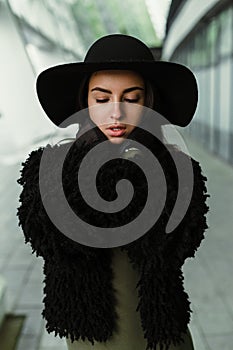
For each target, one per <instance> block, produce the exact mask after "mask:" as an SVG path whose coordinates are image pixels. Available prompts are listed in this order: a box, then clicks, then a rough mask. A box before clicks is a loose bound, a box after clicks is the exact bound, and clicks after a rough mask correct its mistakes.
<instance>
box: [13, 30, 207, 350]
mask: <svg viewBox="0 0 233 350" xmlns="http://www.w3.org/2000/svg"><path fill="white" fill-rule="evenodd" d="M37 93H38V97H39V100H40V103H41V105H42V107H43V108H44V110H45V111H46V113H47V115H48V117H49V118H50V119H51V120H52V121H53V122H54V123H55V124H56V125H58V126H60V127H65V126H67V125H69V124H70V123H73V122H74V121H76V122H77V121H78V122H79V124H80V129H79V132H78V135H77V140H76V141H75V142H73V143H72V145H71V146H70V145H69V147H68V148H67V149H66V151H65V152H66V157H65V160H64V164H63V170H62V184H63V188H64V192H65V195H66V198H67V201H68V203H69V205H70V207H71V208H72V210H73V211H74V213H75V214H76V215H77V216H78V217H80V218H81V219H82V220H83V221H82V225H80V231H82V230H83V232H84V238H82V237H83V236H82V237H81V234H80V232H73V235H72V234H70V233H69V232H68V231H69V230H70V231H72V224H71V225H70V220H69V216H68V214H67V213H65V214H64V215H63V214H61V213H63V212H62V211H59V210H60V207H61V204H60V201H59V200H57V198H58V199H60V197H57V198H56V194H57V193H58V188H59V184H58V183H57V182H56V179H57V174H58V173H56V171H55V169H56V167H58V163H59V161H58V158H59V152H60V151H61V150H63V149H64V148H65V146H60V147H58V146H54V147H51V146H50V145H47V146H46V147H45V148H40V149H39V150H37V151H34V152H32V153H31V155H30V156H29V158H28V159H27V161H26V162H25V163H23V165H24V167H23V169H22V175H21V178H20V179H19V180H18V182H19V183H20V184H21V185H23V186H24V188H23V191H22V193H21V195H20V201H21V202H22V203H21V206H20V207H19V209H18V216H19V221H20V225H21V226H22V229H23V232H24V235H25V238H26V242H30V243H31V245H32V248H33V250H34V251H36V253H37V255H40V256H42V257H43V258H44V260H45V265H44V273H45V288H44V292H45V298H44V304H45V307H44V310H43V313H42V314H43V317H44V318H45V319H46V321H47V324H46V328H47V330H48V332H53V331H55V335H57V334H59V336H60V337H66V338H67V344H68V348H69V349H70V350H75V349H91V348H94V349H111V350H114V349H121V350H126V349H127V350H129V349H134V350H141V349H144V348H146V347H147V348H151V349H154V350H155V349H157V350H158V349H165V350H167V349H169V350H191V349H193V345H192V340H191V336H190V333H189V331H188V323H189V319H190V311H191V310H190V307H189V304H190V302H189V300H188V296H187V294H186V292H185V291H184V288H183V282H182V281H183V275H182V270H181V267H182V265H183V263H184V261H185V259H186V258H187V257H191V256H194V254H195V251H196V249H197V248H198V247H199V245H200V242H201V240H202V239H203V238H204V231H205V229H206V228H207V227H208V226H207V224H206V218H205V214H206V213H207V211H208V206H207V205H206V203H205V201H206V198H207V197H208V195H207V194H205V193H206V186H205V180H206V178H205V177H204V176H203V175H202V173H201V168H200V165H199V163H198V162H197V161H196V160H194V159H191V163H192V167H193V175H194V184H193V186H194V187H193V192H192V197H191V200H190V203H189V206H188V208H187V209H188V210H187V212H186V214H185V216H184V218H183V219H182V220H181V222H180V223H179V224H178V225H177V227H175V228H174V229H173V230H172V232H170V233H169V234H167V233H166V231H165V228H166V224H167V222H168V220H169V218H170V217H171V214H172V209H173V207H174V205H175V202H176V198H177V194H178V182H177V173H176V166H175V165H174V163H173V159H172V157H173V156H174V157H176V159H179V161H181V162H182V161H185V160H186V158H187V156H186V155H185V154H184V153H183V152H181V151H178V150H176V149H175V148H174V147H171V146H170V147H169V146H168V145H166V146H165V145H164V144H163V142H162V141H163V140H162V129H161V126H162V125H163V124H164V123H165V124H166V123H168V122H170V123H172V124H175V125H179V126H186V125H187V124H188V123H189V122H190V121H191V119H192V117H193V114H194V112H195V108H196V104H197V87H196V81H195V78H194V76H193V74H192V73H191V72H190V70H189V69H188V68H186V67H184V66H182V65H178V64H174V63H168V62H157V61H154V59H153V56H152V54H151V52H150V50H149V49H148V48H147V46H146V45H145V44H144V43H142V42H141V41H139V40H138V39H136V38H133V37H130V36H126V35H120V34H114V35H108V36H106V37H103V38H100V39H99V40H97V41H96V42H95V43H94V44H93V45H92V46H91V48H90V49H89V51H88V53H87V55H86V57H85V60H84V62H80V63H73V64H66V65H61V66H56V67H53V68H50V69H48V70H46V71H44V72H42V73H41V74H40V75H39V77H38V80H37ZM147 107H149V108H150V109H148V108H147ZM86 108H88V109H86ZM151 109H152V110H155V111H157V112H159V113H161V114H162V115H163V116H164V118H162V119H160V118H159V115H158V114H156V117H155V113H150V111H151ZM80 110H81V111H83V113H82V112H81V113H75V112H79V111H80ZM70 116H72V117H70ZM165 118H166V119H165ZM150 128H151V130H152V129H153V128H154V129H156V133H157V134H156V136H157V137H155V136H154V135H152V134H151V133H150ZM104 141H107V148H105V150H104V152H102V151H99V152H98V153H97V157H96V153H95V154H94V156H90V160H89V163H87V166H86V172H84V174H85V176H83V177H85V180H86V185H85V186H86V187H85V191H86V192H88V191H89V184H90V183H91V172H90V169H91V168H92V167H93V168H94V166H95V162H96V161H97V158H98V160H99V158H102V160H103V164H104V163H106V164H105V166H104V167H101V168H100V169H99V172H98V177H97V180H96V187H97V189H98V191H99V194H100V196H102V197H103V198H104V199H105V201H108V203H109V206H110V205H111V202H112V201H114V200H115V199H116V198H117V193H116V190H115V189H116V184H117V183H118V181H119V180H120V179H122V178H124V179H125V178H126V179H128V180H129V181H130V182H132V184H133V187H134V195H133V197H132V201H131V202H130V203H129V204H128V205H127V206H126V207H125V208H123V209H121V210H119V211H118V212H113V211H112V212H111V211H110V212H107V213H106V212H103V211H101V210H100V207H98V205H99V204H100V203H101V201H98V200H97V202H96V203H97V209H96V208H94V209H93V208H91V207H90V206H88V204H87V203H86V202H85V201H84V200H83V196H82V195H83V193H81V190H80V188H79V186H78V185H79V183H78V184H77V183H76V182H75V179H77V178H78V176H79V171H80V169H81V164H82V160H83V158H84V156H85V155H87V154H89V153H91V151H92V150H93V149H94V147H95V146H99V145H100V144H102V143H103V144H104ZM109 141H110V142H109ZM135 142H136V143H135ZM135 145H136V147H135ZM146 149H148V150H150V152H151V153H152V154H153V155H154V156H155V157H156V158H157V159H158V160H159V162H160V164H161V166H162V168H163V171H164V173H165V176H166V185H167V196H166V198H165V199H166V201H165V205H164V208H162V209H163V210H162V213H161V216H160V217H159V218H158V220H155V221H154V222H153V225H151V227H149V229H147V230H146V232H143V228H142V227H143V226H142V225H138V227H136V228H135V232H132V230H130V231H129V232H127V234H126V231H123V235H122V236H121V233H120V229H121V227H123V228H124V227H126V226H124V225H126V224H128V223H129V222H130V221H134V220H136V219H137V217H138V216H140V215H139V214H141V212H143V210H144V207H145V204H146V203H147V198H148V197H149V195H150V191H149V190H150V187H149V184H148V183H147V181H146V180H148V179H146V178H145V174H144V170H145V169H148V163H150V162H149V160H148V159H149V158H147V156H146V157H145V154H146V153H145V152H146ZM45 151H46V152H45ZM111 152H114V153H111ZM43 153H47V164H49V166H48V168H47V169H46V171H44V172H43V171H42V172H41V163H42V164H44V163H43V157H42V155H43ZM106 154H107V155H109V154H110V155H113V154H114V155H115V157H112V158H111V160H110V161H109V162H105V160H106V159H107V158H105V157H106ZM177 157H178V158H177ZM114 158H115V159H114ZM113 160H114V162H113ZM138 162H139V163H138ZM51 164H52V165H51ZM138 164H140V165H141V170H143V171H141V170H140V169H139V167H138ZM182 164H185V162H184V163H182ZM186 164H187V163H186ZM144 166H145V169H144ZM152 168H153V164H152V166H151V164H149V170H150V171H151V174H154V179H155V182H154V183H155V184H156V186H157V187H156V188H157V189H159V188H160V187H162V185H164V183H163V182H161V183H160V180H161V178H160V177H159V176H158V175H159V173H158V172H157V171H156V172H153V171H154V170H153V169H152ZM185 170H187V169H185ZM39 171H40V181H39ZM53 172H55V173H56V174H55V176H54V174H53ZM145 173H146V172H145ZM41 174H42V175H41ZM51 179H52V180H51ZM156 181H157V182H156ZM41 183H42V184H43V186H45V187H46V191H44V189H43V190H42V188H41V186H40V184H41ZM48 183H49V185H48ZM151 190H152V191H153V188H151ZM43 191H44V192H43ZM85 191H84V192H85ZM181 192H182V196H183V197H182V198H183V200H184V199H185V197H187V189H185V188H183V189H181ZM124 195H125V196H126V195H127V193H124ZM160 195H161V198H160ZM162 195H163V193H162V191H157V192H156V194H155V196H154V197H156V199H155V200H154V202H153V203H154V204H153V205H151V206H150V208H149V209H148V213H149V216H147V218H148V221H149V220H150V219H151V218H152V219H154V217H153V213H154V212H153V210H154V207H155V206H156V203H157V202H156V201H159V200H160V199H161V202H160V204H161V203H162ZM119 197H120V195H119ZM123 197H124V196H123ZM46 200H49V204H50V205H49V207H48V206H47V207H46V205H47V204H46ZM96 203H95V204H96ZM51 208H53V209H54V208H55V212H56V213H59V215H58V217H59V218H61V222H60V224H61V225H63V226H62V228H63V229H61V230H59V229H58V227H60V226H59V225H57V222H55V221H56V220H58V219H59V218H58V217H56V220H55V221H54V220H53V219H54V217H52V213H51ZM98 209H99V210H98ZM66 214H67V216H66ZM87 222H88V224H91V225H92V228H93V227H94V228H95V229H96V230H95V229H94V231H92V230H91V228H90V226H87V225H86V223H87ZM64 223H65V225H64ZM68 226H69V230H67V227H68ZM99 227H100V228H101V230H98V229H99ZM115 227H116V229H117V230H116V231H113V232H115V236H113V241H114V242H113V241H112V242H110V241H107V240H108V238H109V236H108V235H107V236H102V232H104V231H105V230H108V229H109V228H110V229H111V228H115ZM146 227H147V226H146ZM125 230H126V229H125ZM78 231H79V230H78ZM136 231H137V234H136ZM90 232H91V233H90ZM107 232H110V231H109V230H108V231H107ZM138 233H139V234H138ZM75 234H78V238H77V235H76V236H75ZM130 235H131V236H130ZM100 236H101V237H100ZM93 237H94V240H92V242H91V244H90V241H89V240H90V239H93ZM120 237H121V239H122V240H120ZM106 241H107V243H106ZM103 248H107V249H103Z"/></svg>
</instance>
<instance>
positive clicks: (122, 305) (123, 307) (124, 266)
mask: <svg viewBox="0 0 233 350" xmlns="http://www.w3.org/2000/svg"><path fill="white" fill-rule="evenodd" d="M112 263H113V272H114V277H113V287H114V289H115V290H116V293H117V294H116V296H117V302H118V303H117V305H116V311H117V314H118V316H119V320H118V328H119V331H118V332H117V333H114V334H113V336H112V338H111V339H110V340H109V341H107V342H106V343H100V342H99V343H98V342H95V345H92V344H91V343H90V342H89V341H88V340H86V341H83V340H79V341H75V342H73V343H71V341H70V340H69V339H67V345H68V349H69V350H145V349H146V345H147V342H146V340H145V339H144V334H143V331H142V328H141V323H140V315H139V312H137V311H136V308H137V305H138V295H137V289H136V284H137V282H138V280H139V275H138V273H137V272H136V271H135V270H134V269H133V267H132V264H130V262H129V259H128V255H127V253H126V252H125V251H124V252H122V251H121V250H120V248H114V249H113V260H112ZM192 349H193V347H192V343H191V337H190V335H188V336H187V341H185V344H183V345H182V346H180V347H170V348H169V350H192Z"/></svg>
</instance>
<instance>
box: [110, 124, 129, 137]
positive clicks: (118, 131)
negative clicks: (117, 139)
mask: <svg viewBox="0 0 233 350" xmlns="http://www.w3.org/2000/svg"><path fill="white" fill-rule="evenodd" d="M107 130H108V132H109V135H110V136H123V135H124V134H125V132H126V127H125V126H124V125H111V126H109V127H108V129H107Z"/></svg>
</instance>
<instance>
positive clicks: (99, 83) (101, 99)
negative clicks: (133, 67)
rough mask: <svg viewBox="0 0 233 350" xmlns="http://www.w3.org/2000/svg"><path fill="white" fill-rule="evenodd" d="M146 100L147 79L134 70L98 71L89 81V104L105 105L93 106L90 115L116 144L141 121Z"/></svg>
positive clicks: (89, 105) (90, 105)
mask: <svg viewBox="0 0 233 350" xmlns="http://www.w3.org/2000/svg"><path fill="white" fill-rule="evenodd" d="M144 101H145V86H144V80H143V78H142V77H141V75H140V74H138V73H136V72H134V71H130V70H103V71H97V72H95V73H93V74H92V76H91V78H90V80H89V86H88V107H92V106H95V105H99V106H102V107H100V108H90V109H89V114H90V118H91V120H92V121H93V122H94V123H95V124H96V125H97V126H98V127H99V129H100V130H101V131H102V132H103V133H104V134H105V135H106V137H107V138H108V139H109V140H110V141H111V142H113V143H116V144H118V143H121V142H122V141H123V140H124V139H125V138H127V137H128V135H129V134H130V133H131V132H132V131H133V129H134V128H135V126H136V125H138V124H139V123H140V120H141V115H142V113H141V112H142V108H139V106H143V105H144ZM113 102H114V103H113ZM119 102H123V103H119ZM132 124H133V125H132Z"/></svg>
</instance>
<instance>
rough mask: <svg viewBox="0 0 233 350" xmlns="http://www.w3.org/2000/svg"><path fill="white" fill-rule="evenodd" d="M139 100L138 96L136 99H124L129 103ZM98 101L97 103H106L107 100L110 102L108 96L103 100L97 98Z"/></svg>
mask: <svg viewBox="0 0 233 350" xmlns="http://www.w3.org/2000/svg"><path fill="white" fill-rule="evenodd" d="M138 100H139V99H138V98H136V99H130V98H125V99H124V101H126V102H128V103H136V102H138ZM96 102H97V103H105V102H108V98H106V99H102V100H98V99H96Z"/></svg>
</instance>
